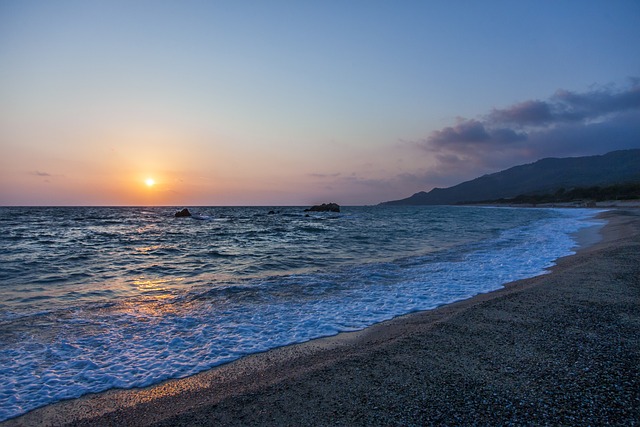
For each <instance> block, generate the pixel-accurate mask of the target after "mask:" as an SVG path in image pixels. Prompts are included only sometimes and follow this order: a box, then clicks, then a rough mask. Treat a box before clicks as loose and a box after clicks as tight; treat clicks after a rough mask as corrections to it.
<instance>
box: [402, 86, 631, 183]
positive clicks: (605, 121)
mask: <svg viewBox="0 0 640 427" xmlns="http://www.w3.org/2000/svg"><path fill="white" fill-rule="evenodd" d="M414 145H417V146H418V147H420V148H421V149H422V150H424V151H426V152H428V153H429V154H430V157H431V159H432V160H433V161H434V162H435V163H434V164H432V165H431V167H430V168H431V169H432V170H431V175H433V176H443V177H444V176H449V175H452V174H451V173H450V171H451V170H452V168H456V169H458V173H459V175H458V176H460V174H461V173H462V172H466V173H467V176H465V177H463V179H469V178H473V177H475V176H477V175H478V174H482V173H487V172H494V171H496V170H500V169H503V168H506V167H511V166H515V165H517V164H521V163H527V162H531V161H535V160H538V159H540V158H542V157H553V156H555V157H564V156H582V155H591V154H602V153H605V152H608V151H612V150H618V149H626V148H638V147H640V79H638V78H633V79H630V80H629V84H628V86H626V87H623V88H616V87H615V86H613V85H609V86H602V87H593V88H591V89H590V90H588V91H585V92H581V93H579V92H572V91H568V90H564V89H559V90H557V91H556V92H555V93H554V94H553V95H551V96H549V97H548V98H547V99H546V100H539V99H533V100H526V101H522V102H518V103H516V104H513V105H511V106H508V107H506V108H499V109H498V108H494V109H492V110H491V111H489V112H488V113H487V114H485V115H481V116H479V117H477V118H473V119H466V118H458V119H457V121H456V123H455V125H453V126H447V127H444V128H442V129H439V130H435V131H433V132H432V133H431V134H430V135H429V136H428V137H427V138H425V139H424V140H422V141H420V142H418V143H417V144H414Z"/></svg>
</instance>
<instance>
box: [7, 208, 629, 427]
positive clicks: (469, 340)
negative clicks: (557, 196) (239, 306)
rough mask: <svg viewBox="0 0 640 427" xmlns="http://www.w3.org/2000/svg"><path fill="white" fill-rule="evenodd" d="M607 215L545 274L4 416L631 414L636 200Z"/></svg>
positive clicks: (251, 421) (483, 418)
mask: <svg viewBox="0 0 640 427" xmlns="http://www.w3.org/2000/svg"><path fill="white" fill-rule="evenodd" d="M603 217H605V218H606V219H607V220H608V221H609V222H608V224H607V225H606V226H605V227H604V228H602V229H601V230H600V232H601V233H602V240H601V241H600V242H598V243H596V244H595V245H592V246H589V247H587V248H584V249H582V250H580V251H579V252H578V254H576V255H573V256H570V257H566V258H562V259H560V260H559V261H558V265H557V266H556V267H554V268H553V269H552V270H551V273H550V274H545V275H542V276H538V277H535V278H531V279H526V280H521V281H518V282H514V283H511V284H508V285H507V286H506V287H505V288H504V289H501V290H499V291H495V292H491V293H488V294H483V295H479V296H477V297H475V298H472V299H469V300H465V301H461V302H458V303H455V304H450V305H447V306H443V307H440V308H439V309H436V310H431V311H426V312H420V313H415V314H411V315H407V316H403V317H399V318H396V319H394V320H391V321H388V322H384V323H381V324H378V325H375V326H372V327H370V328H367V329H365V330H363V331H360V332H354V333H346V334H340V335H337V336H335V337H330V338H323V339H319V340H314V341H311V342H308V343H305V344H300V345H293V346H288V347H284V348H280V349H275V350H272V351H269V352H266V353H261V354H257V355H252V356H248V357H245V358H243V359H241V360H239V361H237V362H233V363H230V364H227V365H224V366H221V367H218V368H215V369H212V370H210V371H207V372H204V373H202V374H198V375H195V376H193V377H190V378H185V379H181V380H170V381H166V382H164V383H162V384H159V385H157V386H153V387H149V388H145V389H137V390H113V391H109V392H105V393H101V394H96V395H90V396H86V397H84V398H81V399H75V400H71V401H66V402H60V403H58V404H54V405H50V406H47V407H44V408H40V409H37V410H35V411H32V412H30V413H28V414H26V415H24V416H22V417H19V418H16V419H14V420H9V421H7V422H5V423H2V425H3V427H4V426H5V425H6V426H15V425H21V426H23V425H24V426H39V425H42V426H44V425H78V426H84V425H86V426H89V425H90V426H103V425H131V426H143V425H162V426H180V425H184V426H196V425H215V426H220V425H238V426H240V425H242V426H246V425H278V426H280V425H291V426H294V425H295V426H299V425H345V426H346V425H349V426H352V425H425V424H426V425H505V424H515V425H558V424H565V425H604V424H613V425H626V426H633V425H640V210H634V209H629V210H619V211H612V212H608V213H605V214H603ZM593 238H594V235H593V230H591V232H586V233H583V235H582V236H581V241H582V242H583V243H592V242H593Z"/></svg>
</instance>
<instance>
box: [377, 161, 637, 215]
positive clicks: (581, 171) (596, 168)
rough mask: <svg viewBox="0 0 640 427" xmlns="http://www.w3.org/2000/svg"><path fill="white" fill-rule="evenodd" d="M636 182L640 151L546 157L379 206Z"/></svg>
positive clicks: (484, 198)
mask: <svg viewBox="0 0 640 427" xmlns="http://www.w3.org/2000/svg"><path fill="white" fill-rule="evenodd" d="M628 182H640V149H630V150H618V151H612V152H609V153H606V154H602V155H595V156H582V157H562V158H558V157H546V158H543V159H540V160H537V161H535V162H533V163H527V164H523V165H518V166H513V167H511V168H508V169H504V170H502V171H500V172H495V173H492V174H486V175H483V176H481V177H478V178H475V179H472V180H470V181H465V182H462V183H460V184H457V185H454V186H452V187H447V188H437V187H436V188H434V189H432V190H431V191H429V192H425V191H420V192H418V193H415V194H413V195H412V196H410V197H407V198H404V199H400V200H392V201H388V202H383V203H381V205H387V206H395V205H450V204H458V203H474V202H482V201H487V200H497V199H509V198H513V197H516V196H519V195H528V194H543V193H553V192H555V191H557V190H559V189H560V188H564V189H570V188H575V187H590V186H603V185H613V184H622V183H628Z"/></svg>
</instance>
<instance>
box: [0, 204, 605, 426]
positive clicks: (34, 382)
mask: <svg viewBox="0 0 640 427" xmlns="http://www.w3.org/2000/svg"><path fill="white" fill-rule="evenodd" d="M180 208H182V207H180ZM178 209H179V208H178V207H3V208H0V421H2V420H6V419H9V418H13V417H16V416H18V415H21V414H24V413H26V412H28V411H30V410H32V409H34V408H37V407H41V406H44V405H47V404H51V403H54V402H57V401H60V400H64V399H70V398H76V397H79V396H82V395H84V394H87V393H94V392H100V391H104V390H108V389H112V388H133V387H144V386H148V385H151V384H154V383H158V382H161V381H163V380H166V379H168V378H181V377H186V376H189V375H193V374H195V373H198V372H201V371H203V370H206V369H209V368H212V367H214V366H216V365H220V364H223V363H228V362H231V361H233V360H236V359H238V358H240V357H242V356H244V355H248V354H252V353H256V352H263V351H266V350H268V349H272V348H275V347H280V346H285V345H289V344H292V343H300V342H304V341H308V340H311V339H314V338H319V337H324V336H330V335H335V334H338V333H340V332H345V331H355V330H360V329H363V328H366V327H367V326H370V325H372V324H375V323H378V322H382V321H384V320H388V319H391V318H393V317H397V316H401V315H404V314H407V313H411V312H415V311H420V310H429V309H433V308H435V307H438V306H441V305H443V304H448V303H451V302H454V301H458V300H462V299H466V298H470V297H473V296H474V295H477V294H480V293H484V292H490V291H493V290H496V289H499V288H501V287H502V286H503V285H504V284H505V283H508V282H511V281H514V280H518V279H523V278H527V277H532V276H536V275H540V274H545V273H546V272H547V271H548V270H547V269H548V268H549V267H551V266H553V265H554V262H555V261H556V260H557V259H558V258H560V257H563V256H566V255H569V254H572V253H573V252H574V251H575V249H576V241H575V239H574V234H575V233H576V232H577V231H579V230H581V229H583V228H585V227H597V226H601V225H602V224H603V223H602V221H600V220H598V219H596V215H597V214H598V213H599V212H601V211H598V210H594V209H552V208H545V209H529V208H526V209H525V208H506V207H505V208H502V207H467V206H457V207H453V206H403V207H392V206H373V207H343V208H342V211H341V212H340V213H324V212H323V213H316V212H304V208H302V207H190V208H189V209H190V211H191V212H192V213H194V214H195V215H194V216H193V217H191V218H175V217H174V213H175V212H176V211H177V210H178Z"/></svg>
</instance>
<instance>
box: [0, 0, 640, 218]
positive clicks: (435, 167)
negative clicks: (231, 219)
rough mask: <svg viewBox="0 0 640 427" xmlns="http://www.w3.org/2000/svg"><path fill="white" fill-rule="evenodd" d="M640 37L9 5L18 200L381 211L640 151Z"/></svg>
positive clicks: (344, 18)
mask: <svg viewBox="0 0 640 427" xmlns="http://www.w3.org/2000/svg"><path fill="white" fill-rule="evenodd" d="M638 46H640V2H638V1H637V0H630V1H624V0H603V1H588V0H582V1H557V0H555V1H543V0H537V1H524V0H522V1H463V0H447V1H426V0H425V1H411V0H406V1H374V0H368V1H364V0H340V1H332V0H326V1H325V0H323V1H311V0H309V1H305V0H301V1H294V0H269V1H248V0H247V1H244V0H233V1H214V0H211V1H196V0H184V1H163V0H155V1H145V0H137V1H118V0H109V1H83V0H78V1H71V0H58V1H33V0H0V205H9V206H11V205H46V206H58V205H75V206H85V205H91V206H110V205H116V206H125V205H126V206H129V205H145V206H147V205H167V206H203V205H204V206H244V205H258V206H278V205H302V206H304V205H310V204H316V203H321V202H337V203H340V204H343V205H368V204H377V203H380V202H383V201H387V200H395V199H401V198H404V197H408V196H410V195H411V194H413V193H415V192H418V191H429V190H431V189H432V188H434V187H449V186H452V185H455V184H458V183H460V182H463V181H467V180H470V179H473V178H476V177H478V176H481V175H484V174H487V173H493V172H497V171H500V170H503V169H506V168H509V167H512V166H516V165H519V164H524V163H531V162H533V161H536V160H538V159H540V158H544V157H569V156H583V155H594V154H604V153H606V152H609V151H613V150H618V149H628V148H640V55H639V54H638V53H639V51H638Z"/></svg>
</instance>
